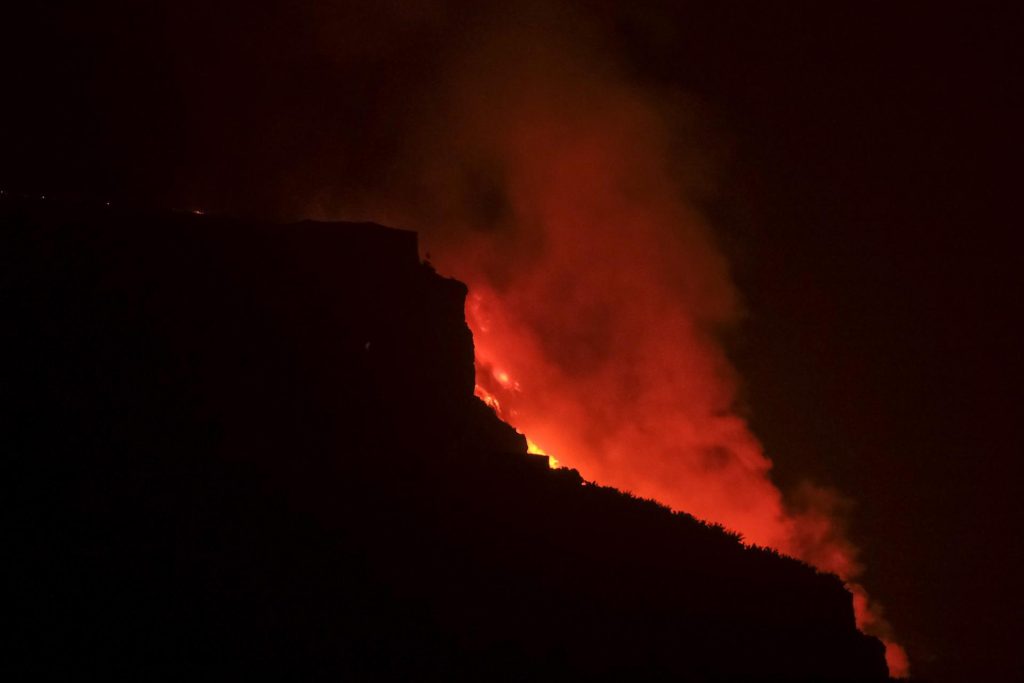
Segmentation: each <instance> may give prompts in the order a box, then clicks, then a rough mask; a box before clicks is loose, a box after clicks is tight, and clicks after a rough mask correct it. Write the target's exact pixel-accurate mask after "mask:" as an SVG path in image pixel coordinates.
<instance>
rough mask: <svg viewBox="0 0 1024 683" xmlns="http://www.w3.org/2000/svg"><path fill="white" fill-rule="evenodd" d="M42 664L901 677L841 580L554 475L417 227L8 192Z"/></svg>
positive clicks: (3, 247)
mask: <svg viewBox="0 0 1024 683" xmlns="http://www.w3.org/2000/svg"><path fill="white" fill-rule="evenodd" d="M0 254H2V257H0V258H2V263H3V267H2V271H0V297H2V299H0V306H2V309H0V310H2V313H3V318H4V323H5V334H4V337H5V339H4V346H5V348H4V351H3V355H2V360H0V373H2V374H0V380H2V383H0V392H2V393H0V400H2V407H3V409H4V412H3V415H4V418H3V420H4V424H3V430H2V436H0V439H2V443H0V447H2V449H3V452H4V454H5V456H6V457H7V462H8V463H9V464H8V468H9V469H8V474H9V480H10V481H12V482H13V484H14V486H13V491H12V494H11V498H10V499H11V501H12V502H13V505H12V507H11V509H12V517H11V519H12V521H13V524H12V527H13V529H14V531H13V535H12V536H11V539H12V541H11V546H10V550H11V552H10V555H11V557H12V558H13V561H12V564H13V567H14V569H15V575H16V577H17V579H16V582H15V583H14V584H13V587H14V589H15V592H16V594H17V599H16V600H15V601H14V603H13V605H14V609H13V611H12V619H14V620H15V622H16V626H17V628H16V631H17V634H18V635H17V637H16V638H15V640H14V642H12V643H10V645H11V647H10V650H11V651H12V652H14V653H16V654H15V657H16V658H20V660H21V662H20V663H21V664H22V665H25V666H30V667H31V669H30V670H32V671H35V672H37V674H38V675H39V676H41V677H44V678H46V677H50V676H53V675H64V676H70V677H73V678H76V679H81V678H92V677H99V678H104V679H109V678H132V679H149V678H154V677H185V676H188V677H193V678H194V677H197V676H198V677H202V678H213V677H215V676H230V677H242V676H255V675H261V676H266V675H273V676H277V677H280V678H288V679H308V678H335V679H336V678H338V677H346V678H347V679H350V680H353V679H354V680H392V679H397V680H423V679H426V678H436V677H443V678H446V679H448V680H491V681H494V680H531V681H536V680H574V679H578V678H583V679H590V680H735V679H737V678H740V679H763V680H827V679H835V680H880V679H881V680H884V679H885V677H886V671H885V664H884V659H883V653H882V648H881V645H880V644H879V643H878V642H877V641H876V640H874V639H872V638H869V637H866V636H864V635H862V634H860V633H859V632H858V631H857V630H856V629H855V627H854V619H853V612H852V604H851V599H850V595H849V594H848V593H847V592H846V591H845V590H844V588H843V587H842V585H841V583H840V582H839V581H838V580H837V579H836V578H835V577H832V576H827V575H822V574H819V573H817V572H815V571H814V570H813V569H811V568H810V567H807V566H806V565H803V564H801V563H798V562H796V561H794V560H791V559H788V558H783V557H779V556H777V555H775V554H774V553H771V552H768V551H763V550H752V549H745V548H743V547H742V546H741V545H740V544H739V543H737V541H736V539H735V538H734V537H732V536H730V535H728V534H726V533H724V532H722V531H721V530H720V529H717V528H714V527H709V526H707V525H704V524H702V523H700V522H697V521H696V520H693V519H692V518H690V517H689V516H687V515H684V514H673V513H670V512H669V511H668V510H666V509H664V508H662V507H660V506H657V505H655V504H653V503H650V502H647V501H640V500H636V499H634V498H631V497H629V496H627V495H625V494H622V493H620V492H617V491H614V490H612V489H607V488H603V487H600V486H595V485H593V484H587V483H585V482H583V481H582V480H581V479H580V477H579V475H578V474H577V473H575V472H573V471H570V470H560V471H550V470H547V469H546V468H545V467H538V466H536V462H535V461H532V460H531V459H530V457H529V456H527V455H526V454H525V450H526V448H525V441H524V439H523V437H522V436H521V435H519V434H517V433H516V432H515V430H513V429H512V428H511V427H509V426H508V425H505V424H504V423H502V422H501V421H500V420H498V419H497V417H496V416H495V415H494V414H493V413H492V412H491V411H490V410H489V409H488V408H487V407H486V406H484V405H483V404H482V403H481V402H480V401H479V400H477V399H476V398H475V397H474V396H473V346H472V338H471V335H470V332H469V330H468V328H467V326H466V324H465V321H464V318H463V304H464V299H465V295H466V290H465V287H464V286H463V285H462V284H461V283H459V282H456V281H454V280H450V279H446V278H443V277H440V276H439V275H437V274H436V273H435V272H434V271H433V270H432V269H431V268H430V267H429V266H427V265H424V264H422V263H421V262H420V261H419V256H418V253H417V245H416V237H415V235H414V234H413V233H409V232H403V231H397V230H391V229H387V228H382V227H380V226H375V225H369V224H342V223H338V224H325V223H309V222H307V223H298V224H293V225H276V224H267V223H253V222H240V221H234V220H228V219H221V218H211V217H205V216H194V215H191V214H173V213H151V212H131V211H125V212H120V211H118V210H116V209H110V208H107V207H97V206H90V205H84V204H69V203H63V204H62V203H45V202H18V201H5V202H0Z"/></svg>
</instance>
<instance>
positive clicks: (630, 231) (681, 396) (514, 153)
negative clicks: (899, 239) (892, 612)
mask: <svg viewBox="0 0 1024 683" xmlns="http://www.w3.org/2000/svg"><path fill="white" fill-rule="evenodd" d="M520 10H521V11H520V12H518V13H517V14H516V15H514V16H513V15H511V14H509V15H504V16H500V17H497V18H494V17H492V18H491V22H490V23H489V24H487V25H485V26H484V27H483V28H480V29H479V30H477V31H476V32H475V33H473V34H472V35H471V36H467V37H464V39H463V42H462V43H461V44H460V46H459V50H457V51H456V55H457V56H456V57H455V58H454V59H453V60H452V65H451V68H450V71H448V72H446V77H445V79H443V81H440V82H438V83H437V85H436V92H435V93H434V95H433V97H432V98H430V99H429V101H430V102H432V103H433V106H431V107H426V106H425V107H424V109H423V111H422V112H421V113H422V116H421V118H420V121H419V123H418V124H417V126H416V133H415V137H414V138H413V139H411V140H410V141H409V142H408V144H407V145H406V147H407V149H406V154H405V158H403V159H401V161H400V163H397V164H396V169H401V170H396V171H395V174H394V175H393V176H392V177H391V178H390V179H389V181H388V182H387V183H386V187H385V189H383V190H382V191H381V192H379V195H380V196H379V197H378V199H377V201H375V202H373V201H371V202H369V204H368V205H367V206H365V207H364V209H365V210H366V213H367V214H368V215H369V216H370V217H373V218H375V219H377V220H381V221H384V222H390V223H395V224H399V225H402V226H404V227H411V228H415V229H418V230H420V231H421V232H422V233H423V234H424V244H425V247H426V249H427V250H429V251H430V252H431V257H432V261H433V263H434V264H435V265H436V266H437V267H438V269H439V270H440V271H441V272H442V273H445V274H450V275H452V276H454V277H457V278H459V279H461V280H463V281H465V282H466V283H468V284H469V286H470V291H471V294H470V298H469V300H468V302H467V318H468V322H469V324H470V326H471V328H472V330H473V333H474V340H475V344H476V361H477V383H478V387H479V389H478V391H479V392H480V393H481V395H483V396H484V397H485V398H486V400H487V401H488V403H490V404H491V405H492V407H494V408H495V409H496V410H497V411H498V412H499V413H500V414H501V415H502V417H504V418H505V419H506V420H508V421H509V422H510V423H512V424H513V425H514V426H515V427H517V428H518V429H519V430H520V431H522V432H523V433H525V434H527V435H528V436H529V438H530V440H531V443H532V444H533V445H534V448H533V450H536V451H543V452H546V453H551V454H553V455H554V456H556V457H557V458H558V460H559V461H560V462H561V463H562V464H563V465H565V466H569V467H574V468H577V469H579V470H580V472H581V473H582V474H583V476H584V477H586V478H587V479H591V480H594V481H597V482H600V483H602V484H606V485H611V486H616V487H618V488H621V489H624V490H627V491H631V492H633V493H635V494H637V495H639V496H643V497H648V498H654V499H656V500H658V501H661V502H663V503H665V504H667V505H669V506H671V507H673V508H675V509H679V510H685V511H687V512H689V513H691V514H693V515H695V516H697V517H700V518H703V519H706V520H710V521H713V522H718V523H721V524H723V525H725V526H726V527H728V528H730V529H733V530H735V531H738V532H740V533H741V534H742V535H743V537H744V539H745V541H746V542H748V543H753V544H758V545H764V546H770V547H773V548H776V549H778V550H780V551H782V552H784V553H787V554H790V555H793V556H796V557H798V558H801V559H803V560H805V561H807V562H809V563H811V564H813V565H815V566H817V567H819V568H821V569H823V570H826V571H830V572H835V573H836V574H838V575H839V576H840V577H841V578H842V579H844V580H845V581H847V584H848V586H849V588H850V590H851V592H852V593H853V595H854V606H855V611H856V615H857V622H858V625H859V626H860V627H861V628H862V629H863V630H865V631H867V632H869V633H872V634H875V635H878V636H879V637H881V638H882V639H883V640H884V641H886V644H887V660H888V663H889V666H890V669H891V671H892V673H893V674H894V675H905V674H906V673H907V671H908V669H907V663H906V656H905V654H904V653H903V651H902V649H901V648H900V647H899V646H898V645H896V644H895V643H893V642H892V640H891V633H890V629H889V626H888V624H887V623H886V622H885V621H884V619H883V618H882V616H881V612H880V609H878V608H877V607H876V606H875V605H874V604H873V603H872V602H871V601H870V600H869V598H868V595H867V593H866V591H865V590H864V588H863V587H862V586H861V585H860V584H859V583H857V578H858V576H859V575H860V573H861V570H862V568H861V566H860V564H859V562H858V559H857V549H856V548H855V547H854V545H853V544H852V543H851V542H850V541H849V540H848V539H847V538H846V536H845V534H844V530H843V527H842V524H841V521H840V517H841V516H840V515H839V514H838V508H837V506H838V500H839V499H838V497H837V496H836V495H835V494H833V493H831V492H829V491H827V490H824V489H821V488H818V487H814V486H812V485H809V484H808V485H805V486H804V487H802V488H801V489H800V490H798V491H794V492H791V494H790V495H789V496H788V497H784V496H783V494H782V492H780V490H779V489H778V488H777V487H776V486H775V485H774V484H773V482H772V480H771V477H770V470H771V466H772V463H771V461H770V460H769V459H768V457H767V456H766V455H765V453H764V452H763V449H762V446H761V444H760V443H759V442H758V440H757V438H756V437H755V436H754V435H753V434H752V433H751V431H750V429H749V427H748V425H747V423H746V421H745V420H744V419H743V417H741V416H740V415H739V414H738V413H737V411H736V409H735V403H736V394H737V377H736V373H735V370H734V369H733V368H732V366H731V365H730V363H729V361H728V359H727V358H726V355H725V353H724V351H723V349H722V346H721V345H720V343H719V341H718V336H719V334H720V333H721V332H722V331H723V330H724V329H725V328H727V327H728V326H730V325H732V324H734V323H736V322H737V321H738V320H739V318H740V315H741V305H740V301H739V296H738V293H737V291H736V289H735V287H734V285H733V283H732V281H731V278H730V275H729V269H728V264H727V263H726V261H725V259H724V257H723V255H722V253H721V252H720V251H719V249H718V248H717V247H716V245H715V240H714V236H713V234H712V232H711V230H710V228H709V226H708V224H707V222H706V220H705V219H704V217H703V216H702V214H701V211H700V210H699V206H698V200H699V198H700V196H701V194H702V193H703V192H705V191H706V188H707V187H708V186H709V181H708V175H709V174H710V167H711V164H710V162H709V160H708V158H707V154H706V153H705V152H704V151H703V150H707V149H709V146H708V144H707V140H706V138H704V137H702V136H701V135H700V134H699V132H698V131H699V130H700V128H699V126H698V125H697V124H698V123H699V120H700V117H699V116H698V115H697V114H696V112H695V108H694V106H693V105H692V104H688V103H687V100H686V99H685V98H683V97H681V96H679V95H678V94H673V93H667V92H658V91H654V90H653V89H651V88H648V87H644V86H642V85H638V84H636V83H634V82H632V80H631V79H630V78H629V77H628V76H627V74H626V73H625V72H623V71H621V70H619V68H618V67H617V66H616V65H615V64H614V63H613V61H612V60H611V59H610V58H609V57H608V55H609V54H611V52H612V51H611V50H607V49H604V46H605V45H604V43H603V42H602V41H601V39H600V38H599V35H600V33H599V32H598V31H596V30H594V29H593V27H591V26H587V25H586V24H585V23H584V22H583V21H582V20H581V19H580V18H579V17H577V16H566V15H562V14H558V13H552V12H550V11H547V10H544V11H541V10H537V9H533V10H530V11H522V8H520ZM570 25H571V30H568V29H567V27H568V26H570ZM567 35H571V36H573V38H572V40H571V41H570V40H567V38H566V36H567ZM410 106H412V105H410ZM328 213H329V211H328ZM351 213H352V211H351V206H350V207H348V210H347V214H348V215H351Z"/></svg>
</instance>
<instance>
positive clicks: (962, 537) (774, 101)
mask: <svg viewBox="0 0 1024 683" xmlns="http://www.w3.org/2000/svg"><path fill="white" fill-rule="evenodd" d="M296 4H298V3H296ZM573 4H575V5H577V6H578V8H577V11H579V12H580V14H581V15H583V16H587V17H593V21H594V23H595V24H598V25H600V26H601V27H602V30H603V31H604V32H605V33H606V34H607V35H609V36H611V38H610V45H612V47H613V49H614V50H615V51H616V52H617V53H618V54H619V57H618V58H619V60H620V61H621V62H622V63H624V64H626V65H628V66H627V68H628V69H629V72H630V76H631V77H632V78H635V79H636V80H637V81H638V82H643V83H646V84H650V85H652V86H660V85H663V86H666V87H669V86H670V87H673V88H679V89H681V90H683V91H685V92H687V93H690V94H691V95H692V96H693V97H694V98H695V99H696V100H697V101H699V102H700V106H701V111H702V112H703V115H704V116H705V117H706V118H707V119H708V120H709V121H710V122H711V123H710V124H709V125H711V126H712V127H713V128H714V130H715V136H716V139H718V140H719V141H720V142H721V144H722V147H723V148H725V149H726V150H727V151H726V152H725V153H724V161H723V162H722V164H721V166H722V171H721V173H720V175H721V179H720V181H719V183H718V185H717V188H716V190H715V191H714V192H713V193H709V196H708V198H707V199H706V206H705V208H706V211H707V212H708V213H709V214H710V215H711V216H712V218H713V223H714V225H715V227H716V230H717V231H718V233H719V237H720V241H721V243H722V244H723V245H724V248H725V250H726V251H727V252H728V255H729V256H730V259H731V261H732V264H733V268H734V275H735V277H736V279H737V282H738V284H739V286H740V289H741V291H742V294H743V297H744V299H745V302H746V307H747V309H748V314H747V318H746V322H745V323H744V324H743V325H742V327H741V329H740V330H739V331H738V332H736V333H735V334H734V335H733V338H732V339H731V340H730V344H731V348H732V351H733V356H734V359H735V362H736V363H737V365H738V367H739V369H740V371H741V375H742V376H743V377H744V387H745V389H744V392H745V393H744V402H745V405H746V406H747V409H748V410H749V412H750V415H751V419H752V424H753V427H754V431H755V432H756V433H757V434H758V435H759V436H760V437H761V438H762V439H763V440H764V442H765V444H766V446H767V449H768V451H769V452H770V453H772V454H773V458H774V460H775V462H776V470H775V477H776V479H777V480H778V481H779V482H780V483H782V484H783V485H786V484H794V483H796V482H798V481H799V480H800V479H801V478H803V477H805V476H810V477H812V478H813V479H815V480H816V481H820V482H823V483H826V484H830V485H833V486H835V487H836V488H838V489H839V490H841V491H843V492H844V494H846V495H848V496H849V497H850V499H852V500H853V501H856V503H855V507H854V508H853V510H852V513H851V535H852V536H853V538H854V539H855V540H856V541H857V542H858V543H859V544H860V545H861V546H862V547H863V552H864V558H865V561H866V564H867V566H868V572H867V575H866V577H865V582H866V583H867V584H868V585H870V586H871V588H872V591H873V593H875V594H876V595H877V596H878V597H879V598H880V599H881V601H882V602H883V603H884V604H885V605H886V606H887V610H888V612H887V613H888V615H889V617H890V620H891V621H892V623H893V625H894V627H895V628H896V631H897V633H898V635H899V637H900V639H901V640H902V641H903V642H904V643H905V644H906V645H907V647H908V650H909V654H910V658H911V662H912V666H913V670H914V672H915V674H917V675H919V676H922V677H925V678H929V679H933V680H936V681H954V680H982V679H987V680H1021V678H1022V677H1024V663H1022V658H1021V655H1020V648H1019V637H1020V635H1021V633H1024V628H1022V627H1024V623H1022V622H1024V618H1022V616H1021V615H1022V612H1024V604H1022V600H1021V591H1020V588H1019V577H1020V575H1021V573H1022V571H1024V557H1022V548H1021V541H1020V538H1021V534H1022V532H1024V529H1022V528H1021V527H1022V523H1021V521H1020V520H1021V519H1022V518H1024V514H1021V513H1022V510H1021V504H1020V500H1021V495H1020V492H1019V487H1020V484H1021V479H1022V476H1021V475H1022V474H1024V466H1022V464H1021V456H1022V455H1024V449H1022V439H1021V424H1022V419H1021V418H1022V417H1024V416H1022V415H1021V409H1020V399H1019V395H1018V387H1019V386H1020V379H1021V376H1020V375H1021V373H1020V369H1021V368H1020V360H1019V357H1018V344H1019V340H1018V337H1017V335H1016V329H1015V328H1016V327H1017V317H1018V315H1019V310H1020V306H1019V304H1017V291H1018V290H1019V289H1020V283H1019V282H1018V272H1019V266H1020V261H1021V259H1020V254H1019V252H1018V251H1017V250H1016V241H1017V240H1016V228H1017V225H1018V221H1017V211H1016V201H1015V200H1016V197H1017V193H1018V188H1017V187H1016V185H1017V184H1018V182H1019V180H1018V179H1019V176H1020V171H1019V169H1018V168H1017V166H1018V157H1019V145H1018V144H1017V143H1018V141H1019V135H1018V128H1019V120H1020V112H1019V108H1018V107H1017V106H1016V105H1017V96H1016V93H1014V92H1012V90H1011V80H1013V79H1016V78H1019V76H1018V73H1017V72H1018V70H1017V68H1016V64H1017V62H1015V61H1013V60H1011V54H1010V48H1011V38H1012V37H1013V32H1012V30H1011V28H1012V26H1013V23H1012V22H1011V21H1010V18H1009V17H1008V16H1005V13H1002V12H997V11H994V10H993V11H990V10H988V9H986V8H979V7H978V5H977V3H971V4H968V3H963V4H962V5H961V6H960V7H959V8H944V9H941V10H940V9H938V8H937V6H936V5H934V4H933V5H932V6H929V7H927V9H925V8H924V7H922V8H911V7H909V6H903V7H901V8H900V9H893V8H892V7H888V6H884V5H882V4H880V3H879V4H876V5H870V4H865V3H856V4H855V3H811V2H807V3H804V2H795V3H772V4H771V6H769V3H755V2H747V3H740V2H715V3H706V4H700V3H677V2H668V1H665V2H646V3H644V2H638V3H629V5H630V7H629V8H624V7H619V6H618V3H613V2H610V1H609V2H599V1H596V0H595V1H593V2H578V3H573ZM72 5H73V4H72V3H69V6H68V7H67V8H64V7H63V6H62V5H60V4H53V5H51V6H50V7H51V9H48V10H35V11H32V12H31V13H27V12H26V13H24V14H22V15H15V16H14V17H13V18H9V19H8V20H7V21H5V26H4V29H3V30H4V32H5V33H8V35H6V36H4V38H5V40H4V41H3V43H4V48H3V50H4V52H5V54H4V59H3V64H4V68H3V72H4V90H5V106H4V111H3V114H0V117H2V119H0V121H2V129H0V135H2V136H3V145H2V149H3V157H2V159H0V187H2V188H3V189H6V190H8V191H30V192H36V193H45V192H50V193H53V192H74V193H83V194H86V195H89V196H94V197H102V198H106V197H110V198H113V199H115V200H119V201H131V202H139V203H143V204H149V205H156V206H168V207H178V208H191V207H193V206H203V207H204V208H207V209H210V210H223V211H229V212H232V213H244V214H257V215H275V216H281V217H292V216H294V215H296V214H297V213H301V207H302V206H304V204H303V203H302V202H305V201H308V198H309V197H310V196H313V195H315V194H317V193H323V192H329V191H332V190H333V191H337V192H340V193H347V194H348V195H350V196H358V195H359V193H360V192H361V191H362V190H363V189H364V188H373V187H378V186H380V185H381V184H382V183H386V182H388V178H389V177H391V174H393V173H396V170H395V168H394V164H395V163H398V162H396V161H395V160H396V159H398V158H399V155H398V154H397V151H396V150H397V148H398V147H400V146H401V144H402V143H401V131H403V130H407V129H408V128H409V126H410V121H414V120H415V119H416V117H417V110H416V109H415V108H414V107H411V106H410V105H409V103H410V102H415V103H418V105H423V103H428V104H429V102H430V101H431V93H432V88H433V81H432V80H431V79H432V74H433V73H434V69H435V68H436V65H437V64H439V63H441V62H442V61H443V60H444V57H445V55H446V54H447V53H449V52H450V51H452V50H457V49H458V46H459V45H460V44H461V43H462V42H463V41H464V40H466V39H467V37H470V36H472V35H473V32H474V27H475V25H476V24H475V22H476V21H477V20H478V18H479V16H480V15H482V14H483V11H482V10H479V9H471V7H472V4H471V3H467V4H466V5H465V6H463V7H459V6H456V5H454V4H448V5H446V8H447V9H446V10H445V11H439V10H437V9H436V7H437V6H436V5H435V4H433V3H426V2H418V3H384V4H383V5H381V9H377V10H365V9H359V8H358V7H355V6H347V5H343V4H337V7H336V8H335V9H331V7H332V5H331V3H308V5H310V6H314V5H315V8H314V9H310V8H308V7H307V8H304V9H292V7H293V4H292V3H276V4H275V3H267V7H269V9H260V10H258V11H257V10H254V9H251V8H249V7H248V3H221V4H219V5H218V4H216V3H187V2H182V3H161V2H153V3H145V4H144V5H145V6H144V7H142V6H141V5H142V3H139V4H138V5H136V4H134V3H123V4H118V3H90V6H89V7H74V6H72ZM826 5H827V7H826ZM324 26H327V27H328V28H327V29H324ZM424 27H426V28H424ZM324 30H326V31H327V32H328V33H329V34H330V35H332V36H333V39H332V45H333V47H332V48H331V49H327V50H325V48H324V46H323V45H324V44H323V31H324ZM293 197H294V198H295V201H290V198H293Z"/></svg>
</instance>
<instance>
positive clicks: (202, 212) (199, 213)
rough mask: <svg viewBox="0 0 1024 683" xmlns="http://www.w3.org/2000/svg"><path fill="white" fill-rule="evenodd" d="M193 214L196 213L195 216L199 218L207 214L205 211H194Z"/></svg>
mask: <svg viewBox="0 0 1024 683" xmlns="http://www.w3.org/2000/svg"><path fill="white" fill-rule="evenodd" d="M192 213H194V214H195V215H197V216H202V215H203V214H205V213H206V212H205V211H203V210H202V209H192Z"/></svg>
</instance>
